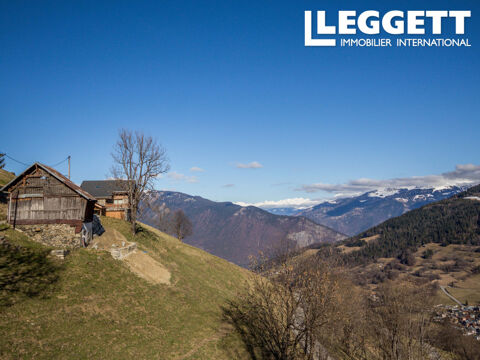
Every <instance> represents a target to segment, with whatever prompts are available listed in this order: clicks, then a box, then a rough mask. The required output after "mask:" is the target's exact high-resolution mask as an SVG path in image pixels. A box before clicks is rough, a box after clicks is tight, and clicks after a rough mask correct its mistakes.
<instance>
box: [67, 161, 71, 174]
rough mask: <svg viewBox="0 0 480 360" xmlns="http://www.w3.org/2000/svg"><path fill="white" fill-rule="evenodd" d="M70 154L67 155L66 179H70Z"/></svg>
mask: <svg viewBox="0 0 480 360" xmlns="http://www.w3.org/2000/svg"><path fill="white" fill-rule="evenodd" d="M70 157H71V156H70V155H68V158H67V159H68V180H70Z"/></svg>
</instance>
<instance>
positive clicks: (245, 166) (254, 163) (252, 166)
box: [236, 161, 263, 169]
mask: <svg viewBox="0 0 480 360" xmlns="http://www.w3.org/2000/svg"><path fill="white" fill-rule="evenodd" d="M236 166H237V168H239V169H260V168H263V165H262V164H260V163H259V162H258V161H252V162H250V163H248V164H242V163H237V165H236Z"/></svg>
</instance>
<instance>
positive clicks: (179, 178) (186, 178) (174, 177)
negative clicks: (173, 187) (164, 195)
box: [167, 171, 198, 183]
mask: <svg viewBox="0 0 480 360" xmlns="http://www.w3.org/2000/svg"><path fill="white" fill-rule="evenodd" d="M167 176H168V177H169V178H170V179H172V180H175V181H185V182H188V183H197V182H198V178H197V177H196V176H187V175H184V174H180V173H178V172H176V171H171V172H169V173H168V174H167Z"/></svg>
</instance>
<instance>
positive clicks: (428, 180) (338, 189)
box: [296, 164, 480, 196]
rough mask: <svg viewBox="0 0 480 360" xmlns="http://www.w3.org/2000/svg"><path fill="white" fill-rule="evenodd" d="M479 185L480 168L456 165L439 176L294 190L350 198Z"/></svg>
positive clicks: (314, 186) (322, 185) (369, 180)
mask: <svg viewBox="0 0 480 360" xmlns="http://www.w3.org/2000/svg"><path fill="white" fill-rule="evenodd" d="M479 183H480V166H479V165H473V164H466V165H457V166H456V167H455V170H453V171H450V172H446V173H443V174H440V175H426V176H412V177H406V178H394V179H387V180H375V179H366V178H362V179H357V180H351V181H349V182H347V183H344V184H325V183H315V184H307V185H302V186H301V187H300V188H298V189H296V190H298V191H305V192H307V193H315V192H318V191H325V192H328V193H332V194H335V196H352V195H357V194H362V193H365V192H368V191H373V190H378V189H400V188H424V189H425V188H434V189H441V188H445V187H448V186H464V185H475V184H479Z"/></svg>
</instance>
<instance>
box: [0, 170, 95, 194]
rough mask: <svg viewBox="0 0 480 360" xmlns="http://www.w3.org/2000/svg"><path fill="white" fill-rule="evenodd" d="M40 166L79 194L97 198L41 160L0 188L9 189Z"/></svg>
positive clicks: (2, 189)
mask: <svg viewBox="0 0 480 360" xmlns="http://www.w3.org/2000/svg"><path fill="white" fill-rule="evenodd" d="M35 167H39V168H41V169H43V170H45V171H46V172H47V173H49V174H50V175H52V176H53V177H54V178H56V179H57V180H58V181H60V182H61V183H63V184H64V185H65V186H67V187H69V188H70V189H72V190H73V191H75V192H76V193H77V194H78V195H80V196H82V197H84V198H85V199H87V200H96V199H95V197H93V196H92V195H90V194H89V193H88V192H87V191H85V190H83V189H82V188H81V187H80V186H78V185H76V184H74V183H73V182H72V181H70V179H68V178H67V177H66V176H65V175H62V174H61V173H59V172H58V171H57V170H55V169H54V168H51V167H50V166H47V165H44V164H41V163H39V162H36V163H34V164H32V165H30V166H29V167H28V168H27V169H26V170H25V171H24V172H22V173H21V174H20V175H18V176H17V177H16V178H15V179H13V180H12V181H10V182H9V183H8V184H6V185H5V186H4V187H3V188H1V189H0V191H7V192H8V189H9V188H10V187H11V186H13V185H15V184H16V183H17V182H18V181H19V180H20V179H21V178H23V177H24V176H25V175H26V174H28V173H29V172H30V171H31V170H32V169H33V168H35Z"/></svg>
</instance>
